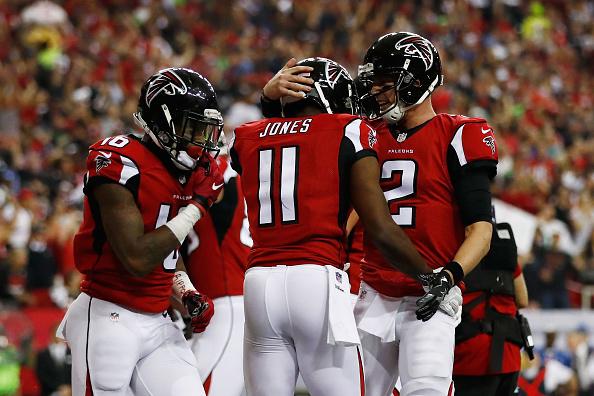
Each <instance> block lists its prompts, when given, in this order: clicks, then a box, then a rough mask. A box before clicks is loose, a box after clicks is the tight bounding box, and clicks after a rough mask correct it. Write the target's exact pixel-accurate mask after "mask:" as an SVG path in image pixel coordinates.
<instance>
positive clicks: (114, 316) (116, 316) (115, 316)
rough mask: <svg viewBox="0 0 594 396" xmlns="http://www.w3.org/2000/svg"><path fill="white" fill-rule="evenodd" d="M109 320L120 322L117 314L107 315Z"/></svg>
mask: <svg viewBox="0 0 594 396" xmlns="http://www.w3.org/2000/svg"><path fill="white" fill-rule="evenodd" d="M109 319H111V321H112V322H117V321H119V320H120V314H119V313H117V312H112V313H111V315H109Z"/></svg>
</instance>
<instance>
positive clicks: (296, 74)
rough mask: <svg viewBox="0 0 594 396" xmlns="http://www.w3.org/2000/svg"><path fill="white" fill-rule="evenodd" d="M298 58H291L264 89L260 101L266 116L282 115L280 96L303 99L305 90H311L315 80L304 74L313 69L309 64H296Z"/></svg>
mask: <svg viewBox="0 0 594 396" xmlns="http://www.w3.org/2000/svg"><path fill="white" fill-rule="evenodd" d="M296 64H297V60H296V59H295V58H291V59H289V60H288V61H287V63H286V64H285V65H284V66H283V68H282V69H280V70H279V71H278V73H276V74H275V75H274V76H273V77H272V78H271V79H270V80H269V81H268V82H267V83H266V85H265V86H264V88H263V89H262V97H261V98H260V102H261V105H262V114H264V116H265V117H269V118H270V117H280V116H281V113H282V111H281V104H280V101H279V100H280V98H281V97H283V96H292V97H295V98H299V99H301V98H302V97H303V92H304V91H305V92H309V91H310V90H311V86H310V85H313V80H312V79H311V78H309V77H307V76H305V75H303V74H305V73H308V72H310V71H312V70H313V69H312V68H311V67H309V66H295V65H296Z"/></svg>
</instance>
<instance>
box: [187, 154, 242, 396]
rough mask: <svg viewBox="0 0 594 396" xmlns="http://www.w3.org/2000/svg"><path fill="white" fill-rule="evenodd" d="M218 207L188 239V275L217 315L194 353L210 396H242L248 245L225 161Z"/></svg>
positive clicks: (234, 179)
mask: <svg viewBox="0 0 594 396" xmlns="http://www.w3.org/2000/svg"><path fill="white" fill-rule="evenodd" d="M219 166H220V167H221V171H223V177H224V180H225V189H224V191H225V192H224V195H223V199H222V201H221V202H219V203H217V204H215V205H213V207H212V208H210V210H209V212H208V213H207V214H206V215H205V216H204V217H203V218H202V219H201V220H200V221H199V222H198V223H196V225H195V226H194V231H193V232H190V234H189V235H188V238H187V239H186V246H185V249H186V255H185V256H184V259H185V263H186V269H187V271H188V275H189V277H190V280H191V281H192V283H193V284H194V286H196V288H197V289H198V290H200V291H201V292H202V293H205V294H206V295H208V296H210V297H211V298H212V299H213V301H214V305H215V314H214V316H213V317H212V319H211V321H210V323H209V325H208V327H207V328H206V330H205V331H204V332H203V333H200V334H194V336H193V337H192V340H191V346H192V351H193V352H194V355H195V356H196V360H197V361H198V371H199V373H200V378H202V379H203V380H204V388H205V391H206V394H207V395H208V396H241V395H242V394H244V392H245V383H244V380H243V326H244V322H245V319H244V313H243V309H244V308H243V278H244V273H245V269H246V266H247V258H248V254H249V251H250V247H251V245H252V239H251V236H250V233H249V224H248V221H247V209H246V206H245V200H244V197H243V192H242V189H241V180H240V178H239V176H238V175H237V172H235V171H234V170H233V169H232V168H231V167H230V166H228V161H227V159H226V158H221V159H220V160H219Z"/></svg>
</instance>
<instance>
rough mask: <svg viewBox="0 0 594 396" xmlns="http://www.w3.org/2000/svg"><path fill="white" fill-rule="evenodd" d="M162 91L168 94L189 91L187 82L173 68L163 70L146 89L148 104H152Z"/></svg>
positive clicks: (181, 93) (182, 93)
mask: <svg viewBox="0 0 594 396" xmlns="http://www.w3.org/2000/svg"><path fill="white" fill-rule="evenodd" d="M161 92H164V93H165V94H166V95H171V96H172V95H177V94H180V95H184V94H186V93H187V92H188V87H187V86H186V83H185V82H184V81H183V80H182V79H181V78H179V76H178V75H177V74H175V72H174V71H173V70H171V69H165V70H161V71H160V72H159V74H157V75H156V77H155V78H154V79H153V80H152V81H151V82H150V84H149V86H148V88H147V90H146V105H147V106H150V105H151V102H152V101H153V99H154V98H156V97H157V96H158V95H159V94H160V93H161Z"/></svg>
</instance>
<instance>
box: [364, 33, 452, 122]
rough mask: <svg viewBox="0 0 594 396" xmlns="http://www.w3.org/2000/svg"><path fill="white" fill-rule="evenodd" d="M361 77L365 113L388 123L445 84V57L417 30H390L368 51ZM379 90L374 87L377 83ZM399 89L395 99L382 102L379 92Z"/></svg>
mask: <svg viewBox="0 0 594 396" xmlns="http://www.w3.org/2000/svg"><path fill="white" fill-rule="evenodd" d="M358 77H359V79H360V80H361V83H362V86H363V89H364V92H362V94H363V95H362V96H361V98H360V99H361V102H360V103H361V106H362V108H363V112H364V113H365V114H366V115H367V116H369V118H371V119H377V118H379V117H383V118H384V120H386V121H387V122H388V123H396V122H398V121H399V120H400V119H401V118H402V117H403V116H404V114H405V112H406V111H407V110H408V109H410V108H412V107H414V106H416V105H418V104H420V103H421V102H423V101H424V100H425V99H426V98H427V97H428V96H429V95H430V94H431V93H432V92H433V91H434V90H435V88H437V87H438V86H440V85H442V84H443V75H442V70H441V60H440V59H439V53H438V52H437V49H436V48H435V46H434V45H433V44H432V43H431V42H430V41H429V40H427V39H426V38H424V37H422V36H419V35H418V34H415V33H409V32H398V33H388V34H386V35H384V36H382V37H380V38H378V39H377V40H376V41H375V42H374V43H373V44H372V45H371V47H369V49H368V50H367V53H366V54H365V58H364V59H363V64H362V65H360V66H359V73H358ZM374 83H375V84H376V85H379V86H380V89H379V90H377V91H376V90H372V87H373V85H374ZM390 89H394V90H395V94H396V95H395V101H394V103H389V104H386V105H384V104H380V103H379V102H378V100H377V99H378V95H381V94H383V93H385V92H387V91H389V90H390Z"/></svg>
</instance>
